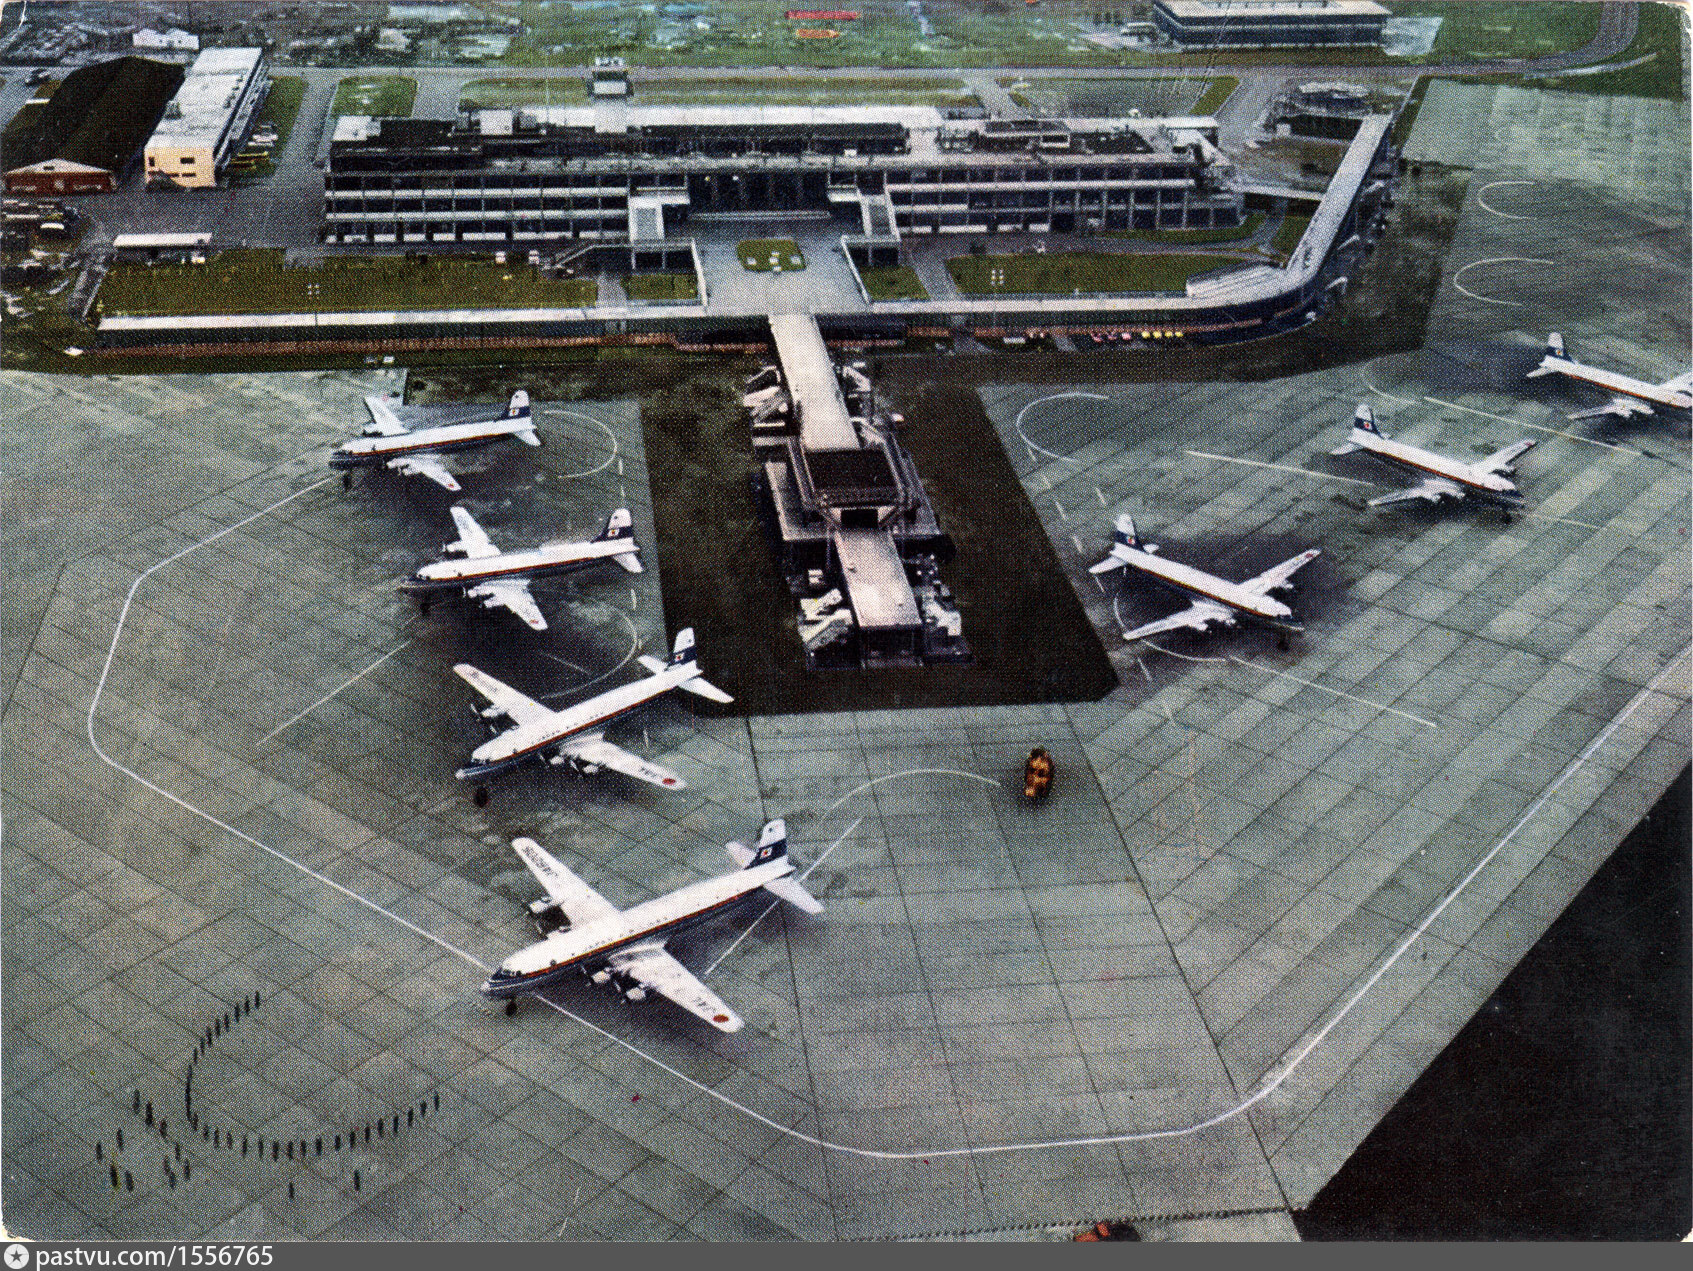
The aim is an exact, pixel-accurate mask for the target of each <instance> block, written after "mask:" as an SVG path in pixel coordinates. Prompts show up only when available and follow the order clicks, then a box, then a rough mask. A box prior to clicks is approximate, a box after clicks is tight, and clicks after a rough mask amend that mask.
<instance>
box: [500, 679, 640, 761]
mask: <svg viewBox="0 0 1693 1271" xmlns="http://www.w3.org/2000/svg"><path fill="white" fill-rule="evenodd" d="M636 682H637V683H639V681H636ZM665 687H666V688H669V687H671V686H669V685H666V686H665ZM663 691H664V689H660V690H658V692H655V693H651V694H649V695H648V696H647V697H639V698H636V699H635V700H634V701H633V702H631V703H629V705H627V706H620V707H618V708H617V709H616V710H614V711H612V712H611V713H610V714H608V715H601V716H599V717H598V718H596V719H590V720H589V721H588V722H587V723H584V724H577V725H576V726H574V727H573V728H571V729H569V730H568V731H566V732H562V733H554V734H553V735H552V736H551V737H549V738H547V739H546V740H545V741H540V742H536V743H535V744H534V745H533V746H528V747H526V748H524V749H523V750H514V751H513V752H512V753H511V754H509V755H502V756H501V757H500V758H498V759H491V760H481V761H478V760H477V758H476V752H475V751H472V752H471V755H470V758H471V761H472V762H486V763H505V762H507V761H508V760H512V759H522V758H524V757H525V756H528V755H532V754H534V753H535V752H536V751H537V750H545V749H546V748H547V747H548V746H556V745H557V744H558V743H559V742H561V741H568V740H569V739H570V738H572V737H574V736H576V734H577V733H580V732H583V731H584V730H586V729H589V728H593V727H596V726H597V725H599V724H605V723H609V722H611V721H612V720H614V719H616V718H617V717H618V716H619V715H625V714H627V713H628V712H630V711H632V710H634V709H635V707H637V706H639V705H640V704H641V703H642V702H645V701H650V700H651V699H652V698H654V697H657V696H658V693H659V692H663ZM543 709H544V708H543ZM477 749H481V747H478V748H477Z"/></svg>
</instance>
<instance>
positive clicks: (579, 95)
mask: <svg viewBox="0 0 1693 1271" xmlns="http://www.w3.org/2000/svg"><path fill="white" fill-rule="evenodd" d="M587 100H588V85H587V84H586V83H584V82H583V81H582V80H579V79H576V78H574V77H572V78H570V79H537V78H529V77H527V76H511V77H507V78H503V79H473V80H471V81H470V83H468V84H466V85H465V86H464V87H463V88H461V89H460V90H459V109H460V110H480V109H482V108H484V107H487V108H490V109H494V110H518V109H521V108H523V107H526V106H573V105H578V104H580V103H582V102H585V101H587Z"/></svg>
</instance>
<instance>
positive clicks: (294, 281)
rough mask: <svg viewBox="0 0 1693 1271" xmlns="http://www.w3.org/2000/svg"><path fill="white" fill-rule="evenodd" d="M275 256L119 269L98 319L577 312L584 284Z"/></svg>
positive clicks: (591, 288)
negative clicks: (293, 262)
mask: <svg viewBox="0 0 1693 1271" xmlns="http://www.w3.org/2000/svg"><path fill="white" fill-rule="evenodd" d="M282 260H283V254H282V252H280V251H276V250H266V249H254V250H244V251H225V252H219V253H217V254H216V255H215V256H213V257H212V258H211V259H210V260H209V261H208V262H207V263H206V264H204V265H117V266H114V267H113V269H112V270H111V272H110V273H108V274H107V275H106V279H105V281H104V282H103V283H101V284H100V294H99V298H98V299H97V300H96V302H95V313H96V314H97V315H101V316H109V315H114V314H126V315H130V316H155V315H160V314H173V313H310V312H312V311H314V310H320V311H325V312H331V313H347V312H356V311H361V310H378V311H384V310H393V309H476V308H499V309H517V308H544V307H557V308H580V307H582V306H584V305H591V304H593V303H594V299H595V295H596V290H597V289H596V287H595V285H594V283H593V281H592V280H591V279H583V278H572V279H565V280H562V281H559V280H554V279H550V278H543V277H542V276H541V275H540V272H539V271H538V270H537V269H535V268H534V267H533V266H531V265H519V264H513V265H499V264H495V263H494V262H493V261H492V260H490V259H487V258H477V257H462V256H461V257H454V256H428V257H425V258H423V260H421V261H414V260H408V259H406V258H405V257H404V256H369V257H356V256H345V257H330V258H329V259H327V260H325V261H324V262H323V263H322V264H321V265H316V266H298V267H288V266H285V265H284V264H283V263H282Z"/></svg>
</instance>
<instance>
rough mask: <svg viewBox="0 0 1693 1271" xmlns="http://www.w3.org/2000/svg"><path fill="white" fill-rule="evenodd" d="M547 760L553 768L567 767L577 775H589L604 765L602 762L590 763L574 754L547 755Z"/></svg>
mask: <svg viewBox="0 0 1693 1271" xmlns="http://www.w3.org/2000/svg"><path fill="white" fill-rule="evenodd" d="M547 762H548V763H550V764H551V765H552V766H553V767H555V768H558V767H565V768H569V769H570V771H571V772H573V773H574V774H576V775H577V776H578V777H591V776H593V775H594V774H595V773H596V772H598V771H599V770H600V769H601V768H602V767H603V766H604V765H603V764H597V763H590V762H589V761H588V760H586V759H582V758H579V757H578V756H576V755H565V754H555V755H549V756H548V757H547Z"/></svg>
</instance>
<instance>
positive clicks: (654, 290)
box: [623, 274, 700, 300]
mask: <svg viewBox="0 0 1693 1271" xmlns="http://www.w3.org/2000/svg"><path fill="white" fill-rule="evenodd" d="M623 294H624V295H626V296H628V297H629V299H631V300H698V299H699V298H700V285H699V280H698V279H696V278H695V277H694V276H693V275H692V274H630V275H629V276H628V277H627V278H625V279H624V280H623Z"/></svg>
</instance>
